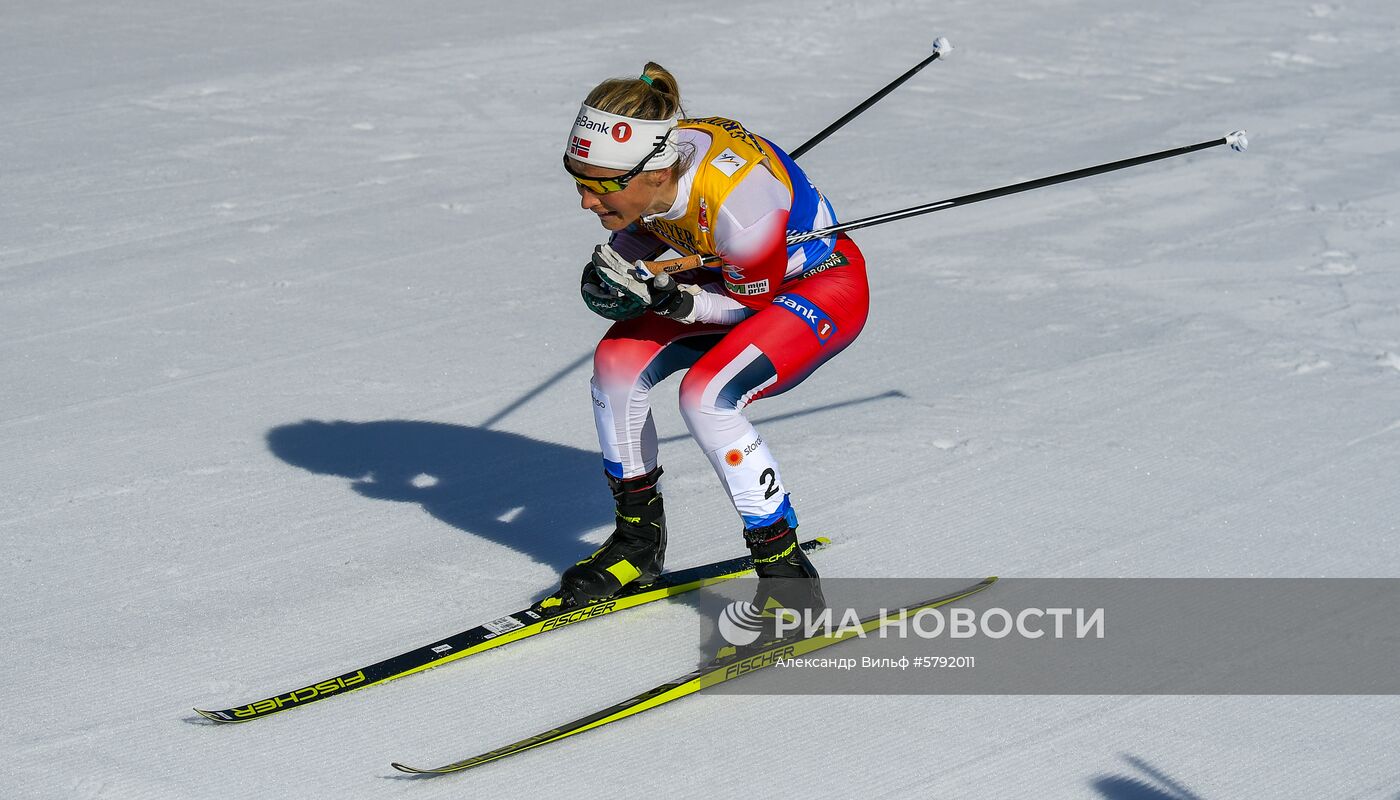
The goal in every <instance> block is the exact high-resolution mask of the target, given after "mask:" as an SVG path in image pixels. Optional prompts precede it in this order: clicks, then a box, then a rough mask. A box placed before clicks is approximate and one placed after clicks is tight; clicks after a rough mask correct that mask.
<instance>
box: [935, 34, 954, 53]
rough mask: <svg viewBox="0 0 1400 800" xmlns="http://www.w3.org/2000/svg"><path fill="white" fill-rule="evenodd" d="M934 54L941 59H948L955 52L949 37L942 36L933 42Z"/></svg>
mask: <svg viewBox="0 0 1400 800" xmlns="http://www.w3.org/2000/svg"><path fill="white" fill-rule="evenodd" d="M933 52H934V53H935V54H937V56H938V57H939V58H947V57H948V54H949V53H951V52H953V43H952V42H950V41H948V37H946V36H940V37H938V38H937V39H934V40H933Z"/></svg>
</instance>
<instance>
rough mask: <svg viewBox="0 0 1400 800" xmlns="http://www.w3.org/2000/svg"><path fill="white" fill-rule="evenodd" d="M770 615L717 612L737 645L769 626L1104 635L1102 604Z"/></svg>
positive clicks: (741, 608) (808, 632) (797, 630)
mask: <svg viewBox="0 0 1400 800" xmlns="http://www.w3.org/2000/svg"><path fill="white" fill-rule="evenodd" d="M773 611H774V612H776V613H774V614H771V615H767V614H765V613H764V612H763V610H762V609H760V608H759V607H758V606H756V605H754V604H753V603H750V602H747V601H744V600H735V601H734V602H732V603H730V604H729V605H727V606H725V607H724V609H723V610H722V611H721V612H720V615H719V625H718V627H719V632H720V635H721V636H723V637H724V640H725V641H727V642H729V643H730V644H732V645H735V646H736V647H744V646H746V645H750V644H753V643H754V642H755V641H757V640H758V637H759V636H760V635H761V634H762V633H763V632H764V631H765V630H769V631H771V632H772V633H773V634H775V635H776V636H777V637H778V638H785V637H790V636H791V637H799V638H803V639H810V638H813V637H827V638H836V639H845V638H848V637H854V638H859V639H864V638H867V637H873V638H879V639H886V638H897V639H908V638H915V639H940V638H948V639H973V638H987V639H1004V638H1006V637H1008V636H1015V637H1017V638H1021V639H1042V638H1048V639H1102V638H1104V633H1105V627H1106V626H1105V617H1106V614H1105V611H1104V609H1103V608H1024V609H1019V610H1018V611H1017V612H1015V613H1013V612H1011V611H1008V610H1006V609H1004V608H989V609H986V610H985V611H981V612H978V611H975V610H973V609H970V608H951V609H947V610H946V611H945V610H944V609H940V608H921V609H919V610H918V611H915V612H912V613H911V612H909V611H908V610H907V609H899V608H895V609H891V608H882V609H880V611H879V614H878V615H872V616H866V617H861V615H860V614H859V613H857V612H856V610H855V609H849V608H848V609H846V610H844V611H839V610H837V609H832V608H824V609H819V610H816V609H805V610H803V611H802V612H801V613H798V612H797V611H796V610H794V609H787V608H775V609H773Z"/></svg>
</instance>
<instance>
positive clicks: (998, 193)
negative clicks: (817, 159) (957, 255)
mask: <svg viewBox="0 0 1400 800" xmlns="http://www.w3.org/2000/svg"><path fill="white" fill-rule="evenodd" d="M1222 144H1227V145H1229V146H1230V149H1232V150H1234V151H1236V152H1239V153H1243V152H1244V151H1245V149H1247V148H1248V147H1249V140H1248V138H1247V135H1246V133H1245V132H1244V131H1235V132H1234V133H1230V134H1227V135H1226V136H1223V137H1221V138H1219V139H1212V140H1211V141H1209V142H1201V143H1199V144H1193V145H1188V146H1186V147H1176V148H1172V149H1171V150H1162V151H1160V152H1156V153H1148V154H1147V155H1143V156H1135V157H1133V158H1125V159H1123V160H1121V161H1112V162H1109V163H1107V164H1099V165H1098V166H1094V167H1085V168H1084V169H1076V170H1073V171H1071V172H1062V173H1060V174H1059V175H1051V176H1049V177H1045V178H1036V179H1035V180H1031V181H1024V182H1022V183H1013V184H1011V185H1009V186H1002V187H999V188H996V189H987V190H986V191H982V192H974V193H972V194H965V195H962V196H961V197H953V198H950V199H948V200H939V201H937V202H935V203H926V204H924V205H921V206H913V207H912V208H904V209H900V210H899V211H890V212H888V213H885V214H877V215H875V216H873V217H866V218H864V219H857V220H852V221H850V222H843V223H841V224H839V225H833V226H831V227H829V228H822V229H820V230H815V231H805V232H803V233H797V234H793V235H791V236H789V237H787V243H788V244H789V245H793V244H800V243H802V242H810V241H812V240H813V239H825V238H826V237H828V236H832V235H834V234H837V233H842V232H845V231H853V230H857V229H859V228H869V227H870V226H872V225H882V224H884V223H886V222H894V221H895V220H899V219H908V218H909V217H917V216H919V215H920V214H931V213H933V212H935V211H942V210H944V209H947V208H956V207H957V206H966V205H971V204H972V203H978V202H981V201H983V200H991V199H992V198H994V197H1005V196H1006V195H1009V194H1016V193H1018V192H1028V191H1030V190H1031V189H1039V188H1041V187H1042V186H1053V185H1055V184H1057V183H1066V182H1068V181H1077V180H1079V179H1080V178H1088V177H1090V176H1092V175H1102V174H1103V173H1105V172H1113V171H1115V170H1120V169H1127V168H1128V167H1135V166H1138V165H1139V164H1146V163H1148V162H1151V161H1160V160H1162V159H1164V158H1175V157H1176V156H1184V155H1186V154H1187V153H1194V152H1196V151H1197V150H1205V149H1207V148H1210V147H1219V146H1220V145H1222Z"/></svg>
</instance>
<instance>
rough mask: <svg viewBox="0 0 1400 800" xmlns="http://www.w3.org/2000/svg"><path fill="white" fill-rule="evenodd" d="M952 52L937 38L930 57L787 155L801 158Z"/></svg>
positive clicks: (941, 39)
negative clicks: (921, 71) (925, 68)
mask: <svg viewBox="0 0 1400 800" xmlns="http://www.w3.org/2000/svg"><path fill="white" fill-rule="evenodd" d="M952 51H953V45H952V44H951V43H950V42H949V41H948V40H947V38H945V37H942V36H940V37H938V38H937V39H935V40H934V41H933V54H932V55H930V56H928V57H927V58H925V59H924V60H923V61H920V62H919V63H917V64H915V65H914V67H913V68H912V69H910V70H909V71H908V72H906V73H904V74H903V75H900V76H899V77H898V78H895V79H894V80H892V81H890V82H889V83H888V84H886V86H885V88H883V89H881V90H880V91H878V92H876V93H875V94H872V95H870V97H868V98H866V100H865V102H863V103H861V104H860V105H858V106H856V107H855V108H853V109H851V110H850V111H847V112H846V115H845V116H843V117H841V119H838V120H836V121H835V122H833V123H831V124H830V125H828V126H826V129H825V130H823V131H822V132H821V133H819V134H817V135H816V136H813V137H812V138H810V139H808V140H807V141H805V142H803V143H802V144H801V145H799V146H798V147H797V149H796V150H793V151H792V152H790V153H788V155H790V156H792V157H793V159H794V160H795V159H797V158H799V157H801V156H802V154H803V153H805V152H807V151H808V150H811V149H812V148H813V147H816V146H817V145H819V144H821V143H822V142H823V141H824V140H825V139H826V137H828V136H830V135H831V134H833V133H835V132H837V131H839V130H841V128H843V127H845V125H846V123H847V122H850V121H851V120H853V119H855V118H856V117H858V116H860V114H861V113H862V112H864V111H865V110H866V109H867V108H870V107H871V106H873V105H875V104H876V103H878V102H880V101H881V100H882V99H884V97H885V95H887V94H889V93H890V92H893V91H894V90H895V89H898V88H899V87H900V86H901V85H903V84H904V82H905V81H907V80H909V79H910V78H912V77H914V76H915V75H917V74H918V72H919V70H921V69H923V68H924V67H927V66H928V65H929V64H932V63H933V62H934V61H936V60H937V59H939V58H944V59H946V58H947V57H948V54H949V53H951V52H952Z"/></svg>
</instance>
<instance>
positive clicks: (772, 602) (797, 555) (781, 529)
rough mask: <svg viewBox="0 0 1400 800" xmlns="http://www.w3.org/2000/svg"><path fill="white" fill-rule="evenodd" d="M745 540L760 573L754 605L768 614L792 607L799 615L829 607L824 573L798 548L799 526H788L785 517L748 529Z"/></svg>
mask: <svg viewBox="0 0 1400 800" xmlns="http://www.w3.org/2000/svg"><path fill="white" fill-rule="evenodd" d="M744 543H745V544H747V545H748V546H749V551H750V552H752V553H753V564H754V572H755V573H756V574H757V575H758V590H757V592H756V593H755V594H754V600H753V604H754V605H755V606H757V607H758V608H759V610H760V611H762V612H764V615H765V616H768V615H769V614H774V613H776V612H775V611H774V609H776V608H786V609H791V610H792V611H795V612H797V614H798V615H799V616H800V615H802V614H803V612H811V613H812V614H816V613H818V612H820V611H822V610H823V609H825V608H826V598H825V597H824V596H823V595H822V584H821V579H820V578H821V576H819V575H818V574H817V568H816V567H814V566H812V562H811V561H809V560H807V554H806V553H804V552H803V551H802V548H801V547H798V545H797V529H796V528H792V527H789V526H788V521H787V520H786V519H780V520H778V521H777V522H775V523H773V524H772V525H767V526H764V527H762V528H750V529H748V530H745V531H744ZM799 631H800V629H799ZM790 635H791V634H790Z"/></svg>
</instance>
